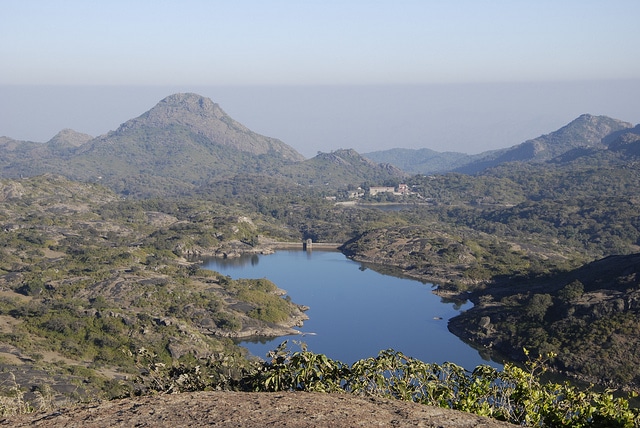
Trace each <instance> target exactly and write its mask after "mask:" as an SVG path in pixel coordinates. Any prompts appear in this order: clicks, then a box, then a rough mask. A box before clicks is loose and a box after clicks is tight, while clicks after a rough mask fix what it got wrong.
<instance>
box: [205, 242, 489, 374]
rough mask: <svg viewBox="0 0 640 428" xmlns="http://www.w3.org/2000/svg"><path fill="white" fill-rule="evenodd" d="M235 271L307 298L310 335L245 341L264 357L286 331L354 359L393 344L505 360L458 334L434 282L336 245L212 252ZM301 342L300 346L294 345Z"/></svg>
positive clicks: (436, 355) (475, 359) (432, 353)
mask: <svg viewBox="0 0 640 428" xmlns="http://www.w3.org/2000/svg"><path fill="white" fill-rule="evenodd" d="M203 267H204V268H206V269H211V270H215V271H218V272H220V273H222V274H223V275H228V276H230V277H232V278H267V279H269V280H271V281H273V282H274V283H275V284H276V285H277V286H278V287H279V288H282V289H284V290H286V291H287V294H288V295H289V296H290V297H291V299H292V300H293V301H294V302H295V303H298V304H302V305H307V306H309V307H310V309H309V310H308V311H307V315H308V316H309V320H307V321H305V323H304V326H303V327H301V328H299V330H300V331H302V332H304V333H305V334H304V335H298V336H286V337H279V338H275V339H273V340H268V341H264V340H263V341H257V342H243V343H242V346H245V347H247V348H248V349H249V351H250V352H251V353H252V354H253V355H256V356H259V357H264V356H265V355H266V354H267V352H268V351H270V350H272V349H275V348H276V347H277V346H278V345H279V344H280V343H281V342H282V341H284V340H285V339H290V341H291V339H293V340H300V341H302V342H304V343H306V344H307V346H308V349H309V350H310V351H313V352H316V353H322V354H326V355H327V356H328V357H330V358H333V359H336V360H340V361H342V362H344V363H348V364H351V363H353V362H355V361H357V360H359V359H363V358H368V357H373V356H376V355H377V354H378V352H379V351H381V350H384V349H389V348H393V349H395V350H397V351H401V352H403V353H404V354H405V355H408V356H411V357H415V358H418V359H420V360H422V361H425V362H430V363H438V364H441V363H443V362H445V361H450V362H453V363H456V364H458V365H460V366H463V367H465V368H466V369H473V368H474V367H476V366H478V365H480V364H490V365H492V366H494V367H501V364H498V363H495V362H492V361H489V360H487V359H485V358H483V357H482V356H481V355H480V354H479V352H478V351H477V350H476V349H474V348H472V347H471V346H469V345H467V344H465V343H464V342H463V341H462V340H460V339H458V338H457V337H456V336H454V335H453V334H451V333H450V332H449V330H448V329H447V321H448V320H449V319H450V318H452V317H454V316H455V315H457V314H458V313H459V312H460V311H461V310H465V309H466V308H468V307H470V304H465V305H463V306H461V307H456V306H455V305H454V304H452V303H444V302H443V300H442V299H441V298H440V297H438V296H436V295H435V294H433V293H432V285H431V284H423V283H421V282H420V281H416V280H411V279H406V278H399V277H395V276H389V275H383V274H380V273H378V272H376V271H374V270H371V269H368V268H366V267H365V266H364V265H362V264H360V263H357V262H354V261H352V260H350V259H348V258H346V257H345V256H344V255H343V254H342V253H339V252H335V251H313V252H305V251H277V252H276V253H275V254H271V255H251V256H243V257H241V258H235V259H211V260H207V261H206V262H205V264H204V265H203ZM294 349H296V348H294Z"/></svg>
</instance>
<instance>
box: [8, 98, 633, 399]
mask: <svg viewBox="0 0 640 428" xmlns="http://www.w3.org/2000/svg"><path fill="white" fill-rule="evenodd" d="M0 154H1V155H2V156H0V177H1V179H0V228H1V232H0V291H1V292H2V294H0V338H1V343H2V349H1V350H0V365H1V366H2V369H3V375H6V376H5V378H4V380H5V381H10V380H11V376H14V379H15V382H16V384H19V385H22V386H25V387H28V389H29V393H28V395H29V397H30V399H31V400H35V398H36V397H37V396H38V394H40V396H42V395H46V396H47V397H49V399H50V400H52V401H55V402H56V403H57V404H62V403H68V402H74V401H80V400H83V399H85V398H86V397H95V398H113V397H122V396H127V395H135V394H143V393H145V392H148V390H150V389H152V387H151V386H150V384H149V379H148V376H149V374H150V373H151V374H152V373H153V371H152V370H151V371H150V370H149V367H152V366H153V365H154V364H163V365H165V366H171V365H177V366H179V367H187V368H188V367H192V366H193V365H196V364H197V363H198V361H199V360H200V359H202V358H212V360H211V361H213V362H214V363H212V364H216V367H226V368H228V369H229V371H230V372H232V373H231V374H229V375H228V376H227V377H224V378H220V385H227V386H229V385H236V384H234V381H237V380H238V379H241V378H242V373H243V370H250V368H249V367H250V365H251V361H249V359H248V358H247V356H246V352H245V351H244V350H243V349H242V348H240V347H238V346H237V345H235V344H234V343H233V341H232V340H231V338H234V337H235V338H237V337H242V336H244V335H253V336H255V335H264V336H274V335H284V334H287V333H289V332H291V331H294V330H295V329H296V328H297V327H298V326H299V325H300V324H301V323H304V321H305V319H306V317H307V315H306V313H305V312H306V306H307V305H311V304H312V302H294V301H291V300H290V299H284V298H282V295H283V292H282V291H281V290H280V289H279V284H274V283H273V282H271V281H270V280H269V279H268V278H263V279H231V278H229V277H227V276H224V275H221V274H218V273H216V272H211V271H206V270H204V269H201V268H200V267H199V266H198V264H197V261H198V260H200V259H201V258H202V257H205V256H219V257H234V256H236V255H240V254H246V253H265V254H266V253H269V252H273V251H274V250H275V244H276V243H282V242H285V243H286V242H289V243H292V245H301V243H302V242H303V241H306V240H308V239H311V240H312V241H313V242H314V243H323V242H324V243H338V244H340V250H341V251H342V252H343V253H344V254H346V255H347V256H348V257H350V258H352V259H353V260H356V261H359V262H363V263H367V264H368V266H372V267H374V268H375V269H379V270H384V269H386V268H393V269H396V270H399V271H400V272H401V273H402V274H403V275H406V276H410V277H413V278H416V279H419V280H421V281H424V282H430V283H433V284H436V285H437V286H438V289H437V290H436V292H437V293H438V294H441V295H446V296H447V298H449V299H452V300H455V299H459V300H460V301H465V300H468V299H470V300H471V301H473V302H474V305H475V306H474V307H473V309H470V310H468V311H466V312H465V313H463V314H461V315H460V316H459V317H457V318H454V319H453V320H452V321H451V323H450V326H449V328H450V330H451V331H452V332H454V333H455V334H457V335H458V336H460V337H461V338H463V339H464V340H466V341H468V342H470V343H473V344H474V345H476V346H479V347H484V348H485V349H486V351H487V352H488V353H491V352H492V351H496V352H499V353H501V354H503V355H508V356H509V358H510V359H511V360H512V361H514V362H524V361H526V360H527V358H528V356H527V354H526V352H524V349H527V350H528V351H530V352H531V353H532V354H534V355H538V354H542V355H544V354H548V353H553V354H557V357H555V358H554V359H552V360H551V361H550V362H549V365H550V367H551V368H552V369H553V370H557V371H559V372H562V373H566V374H568V375H573V376H575V377H578V378H580V379H585V380H588V381H590V382H595V383H599V384H603V385H606V386H611V387H615V388H624V389H627V390H636V389H637V388H638V387H639V386H640V369H639V367H640V354H638V353H637V352H636V351H635V350H636V349H638V348H640V347H639V346H638V345H640V338H638V336H637V333H636V332H637V331H638V327H640V325H638V323H639V321H638V319H640V318H639V317H638V315H640V314H639V311H640V306H639V305H638V304H637V302H638V296H637V294H638V289H639V286H640V276H639V269H640V262H639V261H638V254H639V253H640V214H639V213H640V197H639V195H638V192H637V189H639V188H640V128H639V127H638V126H635V127H634V126H633V125H632V124H629V123H626V122H621V121H617V120H615V119H611V118H607V117H604V116H591V115H583V116H580V117H579V118H577V119H576V120H574V121H573V122H571V123H570V124H568V125H566V126H565V127H563V128H562V129H560V130H558V131H555V132H552V133H550V134H548V135H544V136H540V137H538V138H534V139H531V140H528V141H526V142H524V143H521V144H519V145H516V146H513V147H511V148H508V149H504V150H500V151H494V152H488V153H484V154H481V155H475V156H468V157H464V156H457V155H453V154H451V153H449V154H447V155H446V156H445V155H444V154H439V155H438V157H437V159H438V165H435V163H433V162H432V163H431V164H430V163H429V162H430V160H429V158H428V157H429V156H431V158H433V156H434V153H432V152H424V153H423V154H425V155H426V156H427V158H423V159H418V155H417V154H416V153H408V155H407V153H404V154H402V153H397V152H394V153H393V156H390V154H385V153H378V154H377V155H376V156H371V157H372V158H375V160H372V159H368V158H367V157H365V156H362V155H360V154H358V153H357V152H355V151H353V150H349V149H340V150H336V151H334V152H331V153H319V154H318V155H317V156H316V157H314V158H312V159H304V157H302V156H301V155H300V154H299V153H297V152H296V151H295V150H294V149H293V148H291V147H289V146H287V145H286V144H285V143H283V142H281V141H279V140H276V139H273V138H269V137H264V136H261V135H258V134H255V133H253V132H252V131H250V130H249V129H247V128H246V127H244V126H243V125H241V124H239V123H238V122H236V121H234V120H233V119H231V118H230V117H228V116H227V115H226V113H224V111H222V110H221V109H220V108H219V106H217V105H216V104H215V103H213V102H212V101H211V100H208V99H205V98H203V97H200V96H198V95H196V94H175V95H172V96H169V97H167V98H165V99H164V100H162V101H160V102H159V103H158V105H156V106H155V107H153V108H152V109H151V110H150V111H148V112H146V113H144V114H142V115H141V116H139V117H138V118H135V119H132V120H130V121H127V122H126V123H124V124H123V125H121V126H120V127H119V128H118V129H117V130H116V131H112V132H110V133H108V134H106V135H103V136H99V137H96V138H93V137H91V136H87V135H84V134H79V133H76V132H75V131H71V130H65V131H63V132H61V133H59V134H58V135H56V136H55V137H54V138H52V140H50V141H49V142H47V143H44V144H39V143H33V142H23V141H16V140H12V139H10V138H8V137H2V138H1V139H0ZM405 155H407V156H408V158H411V157H413V161H415V162H414V164H413V166H411V167H408V163H407V162H408V158H407V157H402V156H405ZM393 162H395V163H396V164H394V163H393ZM420 165H422V166H420ZM425 165H427V166H425ZM405 168H406V169H405ZM399 184H403V185H406V188H407V189H410V190H411V191H410V192H406V194H394V193H390V192H384V191H382V192H379V193H377V194H373V192H367V190H369V189H370V188H372V187H374V188H375V187H390V188H397V186H398V185H399ZM358 189H360V190H361V191H362V192H361V193H359V191H358ZM397 193H401V192H397ZM354 194H358V197H357V198H355V197H353V196H354ZM344 202H349V203H346V204H345V203H344ZM389 203H393V204H400V205H402V207H403V209H400V210H383V209H380V208H381V207H384V206H385V204H389ZM150 364H151V366H150ZM158 367H159V366H158ZM467 369H469V370H472V369H473V368H472V367H469V368H467ZM43 385H47V387H46V388H45V387H44V386H43ZM221 387H222V386H221ZM236 387H237V385H236ZM39 388H40V389H39Z"/></svg>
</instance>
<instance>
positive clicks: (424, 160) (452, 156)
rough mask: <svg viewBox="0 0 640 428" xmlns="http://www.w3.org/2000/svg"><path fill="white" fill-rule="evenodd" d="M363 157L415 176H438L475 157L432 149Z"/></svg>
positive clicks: (379, 152) (375, 153)
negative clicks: (387, 164)
mask: <svg viewBox="0 0 640 428" xmlns="http://www.w3.org/2000/svg"><path fill="white" fill-rule="evenodd" d="M362 156H364V157H366V158H368V159H371V160H372V161H375V162H380V163H389V164H392V165H395V166H396V167H398V168H400V169H401V170H403V171H406V172H410V173H413V174H438V173H443V172H447V171H451V170H452V169H455V168H458V167H461V166H463V165H466V164H468V163H469V162H471V161H472V160H473V159H474V157H473V156H471V155H467V154H465V153H458V152H437V151H435V150H431V149H418V150H412V149H390V150H382V151H377V152H371V153H363V154H362Z"/></svg>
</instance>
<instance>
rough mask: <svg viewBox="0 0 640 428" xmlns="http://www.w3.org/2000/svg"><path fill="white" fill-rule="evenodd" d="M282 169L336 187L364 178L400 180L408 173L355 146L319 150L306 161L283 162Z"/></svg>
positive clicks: (300, 179)
mask: <svg viewBox="0 0 640 428" xmlns="http://www.w3.org/2000/svg"><path fill="white" fill-rule="evenodd" d="M280 173H281V174H282V175H283V176H285V177H288V178H291V179H292V180H294V181H295V182H297V183H299V184H304V185H311V186H315V185H320V186H327V185H328V186H330V187H334V188H335V187H345V186H347V185H349V184H351V185H356V186H359V185H361V184H363V183H365V182H369V183H371V184H372V185H376V184H378V185H381V184H384V183H396V184H397V183H398V182H399V181H401V180H402V179H403V178H405V177H406V176H407V174H406V173H405V172H403V171H402V170H401V169H399V168H397V167H395V166H393V165H391V164H389V163H375V162H373V161H371V160H369V159H367V158H365V157H364V156H362V155H360V154H359V153H357V152H356V151H355V150H353V149H340V150H336V151H333V152H331V153H319V154H318V155H317V156H315V157H314V158H312V159H308V160H306V161H304V162H301V163H297V164H291V165H287V166H284V167H283V168H281V169H280Z"/></svg>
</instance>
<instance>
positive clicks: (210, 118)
mask: <svg viewBox="0 0 640 428" xmlns="http://www.w3.org/2000/svg"><path fill="white" fill-rule="evenodd" d="M158 130H165V131H167V132H176V133H179V131H180V130H183V131H186V132H188V133H189V134H191V136H192V138H194V139H196V140H199V141H197V143H198V144H200V145H203V146H207V147H208V148H215V146H225V147H229V148H232V149H234V150H238V151H240V152H244V153H249V154H252V155H256V156H259V155H272V156H274V157H280V158H282V159H283V160H288V161H301V160H304V156H302V155H301V154H300V153H298V152H296V151H295V150H294V149H293V148H292V147H290V146H288V145H286V144H284V143H283V142H282V141H280V140H277V139H275V138H270V137H265V136H262V135H259V134H256V133H255V132H252V131H251V130H249V129H248V128H246V127H245V126H243V125H242V124H240V123H238V122H236V121H235V120H233V119H232V118H231V117H230V116H229V115H227V114H226V113H225V112H224V111H223V110H222V109H221V108H220V106H219V105H218V104H215V103H214V102H213V101H211V100H210V99H208V98H205V97H202V96H200V95H197V94H192V93H187V94H174V95H170V96H168V97H166V98H164V99H163V100H162V101H160V102H159V103H158V104H157V105H156V106H155V107H154V108H152V109H151V110H149V111H148V112H146V113H144V114H142V115H141V116H139V117H138V118H135V119H132V120H129V121H127V122H125V123H124V124H122V125H121V126H120V128H118V130H117V131H115V132H114V133H110V134H109V135H108V137H107V140H108V141H109V142H110V143H111V142H112V141H114V140H117V139H119V138H120V139H122V138H123V137H124V138H127V137H130V136H132V135H136V134H139V133H140V132H141V131H143V132H144V131H156V132H157V131H158ZM164 143H166V144H171V142H168V141H165V142H164ZM173 145H174V146H175V144H173Z"/></svg>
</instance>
